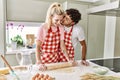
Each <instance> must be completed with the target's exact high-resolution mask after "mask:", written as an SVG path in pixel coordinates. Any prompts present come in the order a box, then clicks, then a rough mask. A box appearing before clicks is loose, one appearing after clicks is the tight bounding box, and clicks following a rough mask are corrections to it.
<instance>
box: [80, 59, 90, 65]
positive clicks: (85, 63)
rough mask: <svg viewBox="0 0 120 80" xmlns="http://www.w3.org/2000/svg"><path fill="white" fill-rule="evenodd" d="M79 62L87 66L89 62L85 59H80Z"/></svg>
mask: <svg viewBox="0 0 120 80" xmlns="http://www.w3.org/2000/svg"><path fill="white" fill-rule="evenodd" d="M81 64H82V65H85V66H89V62H87V61H86V60H82V61H81Z"/></svg>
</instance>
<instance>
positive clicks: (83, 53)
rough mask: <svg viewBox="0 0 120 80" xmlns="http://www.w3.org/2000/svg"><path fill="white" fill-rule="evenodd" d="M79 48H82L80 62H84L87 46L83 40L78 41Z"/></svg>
mask: <svg viewBox="0 0 120 80" xmlns="http://www.w3.org/2000/svg"><path fill="white" fill-rule="evenodd" d="M80 44H81V47H82V60H86V52H87V46H86V42H85V40H83V41H80Z"/></svg>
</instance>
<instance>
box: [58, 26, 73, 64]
mask: <svg viewBox="0 0 120 80" xmlns="http://www.w3.org/2000/svg"><path fill="white" fill-rule="evenodd" d="M72 30H73V27H72V28H71V30H70V32H66V31H65V33H64V42H65V46H66V49H67V52H68V56H69V58H70V59H71V60H73V59H74V48H73V46H72V38H71V37H72ZM66 61H67V59H66V57H65V56H64V53H63V52H62V50H60V51H59V62H66Z"/></svg>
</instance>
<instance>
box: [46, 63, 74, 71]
mask: <svg viewBox="0 0 120 80" xmlns="http://www.w3.org/2000/svg"><path fill="white" fill-rule="evenodd" d="M46 66H47V70H55V69H60V68H67V67H72V66H73V65H72V63H69V62H62V63H54V64H52V65H46Z"/></svg>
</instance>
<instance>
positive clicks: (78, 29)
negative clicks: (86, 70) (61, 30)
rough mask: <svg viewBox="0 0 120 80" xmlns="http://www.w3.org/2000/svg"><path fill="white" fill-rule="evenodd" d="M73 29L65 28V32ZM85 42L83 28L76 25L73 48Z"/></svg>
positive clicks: (73, 34)
mask: <svg viewBox="0 0 120 80" xmlns="http://www.w3.org/2000/svg"><path fill="white" fill-rule="evenodd" d="M71 28H72V27H65V31H67V32H70V30H71ZM83 40H85V36H84V31H83V29H82V27H80V26H77V25H74V26H73V31H72V44H73V47H74V48H75V47H76V46H77V44H79V43H80V42H79V41H83Z"/></svg>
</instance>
